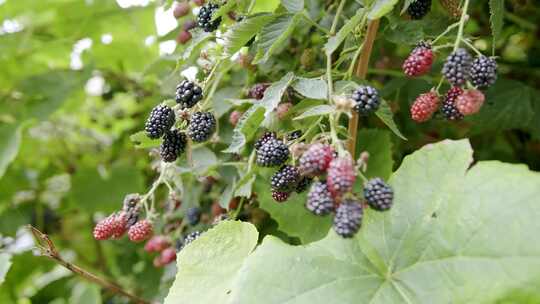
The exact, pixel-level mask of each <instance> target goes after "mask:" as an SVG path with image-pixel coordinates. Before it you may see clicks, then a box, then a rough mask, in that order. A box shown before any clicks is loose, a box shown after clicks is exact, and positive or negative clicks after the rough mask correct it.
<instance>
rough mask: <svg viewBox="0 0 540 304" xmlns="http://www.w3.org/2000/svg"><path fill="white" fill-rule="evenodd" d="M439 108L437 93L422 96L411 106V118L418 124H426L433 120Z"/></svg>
mask: <svg viewBox="0 0 540 304" xmlns="http://www.w3.org/2000/svg"><path fill="white" fill-rule="evenodd" d="M438 107H439V96H437V93H435V92H428V93H424V94H421V95H420V96H418V97H417V98H416V100H415V101H414V103H413V104H412V106H411V118H412V119H413V120H414V121H416V122H425V121H428V120H429V119H431V116H433V113H435V112H436V111H437V108H438Z"/></svg>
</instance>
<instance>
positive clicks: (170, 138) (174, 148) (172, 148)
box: [159, 130, 187, 163]
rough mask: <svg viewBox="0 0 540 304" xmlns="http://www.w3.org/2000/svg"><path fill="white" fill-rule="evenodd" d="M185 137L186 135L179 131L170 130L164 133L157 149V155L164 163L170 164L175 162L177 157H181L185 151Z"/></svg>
mask: <svg viewBox="0 0 540 304" xmlns="http://www.w3.org/2000/svg"><path fill="white" fill-rule="evenodd" d="M186 145H187V137H186V134H184V133H183V132H180V131H179V130H171V131H169V132H167V133H165V136H164V137H163V142H162V143H161V146H160V147H159V154H160V155H161V159H162V160H163V161H164V162H167V163H170V162H173V161H175V160H176V159H177V158H178V156H180V155H182V153H184V151H185V150H186Z"/></svg>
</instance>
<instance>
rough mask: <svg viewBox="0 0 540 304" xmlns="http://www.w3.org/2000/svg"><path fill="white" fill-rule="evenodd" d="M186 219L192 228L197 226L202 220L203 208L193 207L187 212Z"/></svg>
mask: <svg viewBox="0 0 540 304" xmlns="http://www.w3.org/2000/svg"><path fill="white" fill-rule="evenodd" d="M186 219H187V221H188V223H189V224H190V225H191V226H195V225H197V224H198V223H199V220H200V219H201V208H199V207H193V208H189V209H188V210H187V211H186Z"/></svg>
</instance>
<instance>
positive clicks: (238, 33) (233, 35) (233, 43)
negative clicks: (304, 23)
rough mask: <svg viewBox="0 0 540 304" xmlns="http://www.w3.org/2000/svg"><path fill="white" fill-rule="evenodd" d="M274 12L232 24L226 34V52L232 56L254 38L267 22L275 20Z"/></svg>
mask: <svg viewBox="0 0 540 304" xmlns="http://www.w3.org/2000/svg"><path fill="white" fill-rule="evenodd" d="M231 2H232V1H231ZM274 18H275V16H274V15H272V14H258V15H254V16H252V17H249V18H246V19H244V20H242V21H241V22H238V23H236V24H234V25H233V26H231V27H230V28H229V29H228V30H227V32H226V33H225V36H224V38H223V39H224V41H225V54H226V55H227V56H232V55H233V54H234V53H236V52H238V50H240V48H242V47H243V46H244V45H246V43H247V42H248V41H249V40H250V39H251V38H253V37H254V36H255V35H256V34H257V33H258V32H259V31H260V30H261V29H262V28H263V26H265V25H266V24H267V23H269V22H270V21H272V20H274Z"/></svg>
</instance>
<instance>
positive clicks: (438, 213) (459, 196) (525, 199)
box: [168, 140, 540, 304]
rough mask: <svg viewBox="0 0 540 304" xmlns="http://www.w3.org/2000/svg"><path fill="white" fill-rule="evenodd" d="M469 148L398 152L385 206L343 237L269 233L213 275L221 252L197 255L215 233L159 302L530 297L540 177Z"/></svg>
mask: <svg viewBox="0 0 540 304" xmlns="http://www.w3.org/2000/svg"><path fill="white" fill-rule="evenodd" d="M472 154H473V151H472V149H471V147H470V144H469V143H468V141H466V140H461V141H443V142H440V143H437V144H431V145H428V146H426V147H424V148H422V149H421V150H419V151H417V152H415V153H414V154H412V155H410V156H407V157H406V158H405V160H404V161H403V164H402V165H401V167H400V168H399V170H398V171H396V172H395V173H394V175H393V176H392V178H391V179H390V184H391V185H392V187H393V188H394V191H395V202H394V207H393V208H392V209H391V210H390V211H388V212H384V213H381V212H375V211H371V210H368V211H367V212H366V213H365V214H364V222H363V227H362V229H361V230H360V232H359V233H358V234H357V235H356V237H354V238H353V239H349V240H345V239H342V238H340V237H338V236H337V235H336V234H335V233H334V232H332V231H331V232H330V233H329V234H328V236H327V237H326V238H324V239H322V240H321V241H318V242H314V243H311V244H309V245H306V246H290V245H287V244H285V243H283V242H282V241H281V240H279V239H277V238H275V237H273V236H268V237H266V238H265V239H264V240H263V242H262V244H261V245H260V246H259V247H258V248H257V249H256V250H255V251H254V252H253V253H252V254H251V255H249V256H247V258H246V255H245V254H239V256H240V257H241V258H234V259H233V262H232V264H233V265H234V266H231V267H227V272H226V273H220V274H219V275H216V271H220V269H222V267H221V268H220V267H217V268H216V267H211V265H215V264H216V263H220V262H222V261H223V260H222V256H216V255H214V256H213V257H211V258H207V259H203V258H202V257H201V256H203V257H204V258H206V257H207V256H208V254H207V252H211V253H214V252H215V251H218V252H220V253H222V251H221V250H220V249H221V248H222V245H221V244H222V243H223V239H224V238H225V236H222V235H220V236H219V237H217V238H216V243H217V244H216V245H215V246H211V245H208V246H205V247H203V246H200V251H197V252H196V253H195V252H191V251H190V252H189V254H190V255H189V256H187V255H186V257H184V256H182V254H181V255H180V257H179V266H180V269H182V265H183V263H190V265H197V266H194V267H191V269H192V272H191V276H180V275H179V277H178V278H177V284H179V285H182V284H185V287H183V288H184V289H185V290H188V291H189V293H188V292H186V293H183V295H184V297H176V298H177V299H178V302H168V303H181V302H182V303H200V302H201V301H200V297H201V295H203V296H205V295H206V294H212V295H213V296H214V297H212V298H211V300H214V301H216V302H219V303H235V304H241V303H253V302H256V303H259V304H266V303H298V304H303V303H310V304H312V303H336V304H340V303H426V304H427V303H496V302H497V303H498V302H499V300H500V301H504V300H508V299H520V300H521V299H526V301H522V302H520V303H537V302H539V300H540V290H539V289H538V288H535V286H538V284H540V241H539V240H537V238H538V237H537V236H536V235H535V234H534V233H533V234H531V232H532V231H538V230H539V229H540V222H539V221H537V217H538V215H539V214H540V203H539V201H538V197H540V174H538V173H535V172H531V171H529V170H528V169H527V167H526V166H522V165H511V164H504V163H501V162H497V161H484V162H479V163H477V164H475V165H474V166H473V167H472V168H470V165H471V163H472V161H473V158H472ZM441 160H444V161H441ZM216 230H217V229H216ZM235 238H236V237H235V234H233V235H232V236H230V237H229V238H226V239H227V240H230V242H229V243H228V247H230V248H236V247H237V246H242V244H245V243H244V242H245V241H244V240H242V241H240V240H237V242H234V241H233V240H234V239H235ZM208 243H210V240H209V239H208V240H206V241H205V244H208ZM194 247H195V246H192V247H191V248H190V249H193V250H195V248H194ZM246 251H247V250H246ZM223 255H225V256H227V257H228V256H229V255H228V254H223ZM240 259H241V260H242V261H239V260H240ZM193 261H195V262H193ZM238 263H241V264H242V266H239V265H238ZM207 265H210V266H208V267H206V266H207ZM227 265H231V262H230V261H229V262H228V263H227ZM180 271H182V270H180ZM222 274H223V275H224V276H220V275H222ZM209 276H212V277H215V278H218V277H219V278H220V282H225V283H222V284H226V286H227V287H226V290H227V292H226V293H219V294H216V293H215V292H214V290H215V289H216V287H214V286H213V285H211V286H210V287H209V285H207V282H208V281H207V278H208V277H209ZM276 278H279V279H276ZM219 290H220V291H221V290H223V289H222V288H221V287H220V288H219ZM172 292H174V293H175V295H176V294H178V293H176V290H175V289H172ZM172 292H171V293H172ZM261 294H264V295H265V296H264V297H261V296H260V295H261ZM170 297H171V295H169V298H170ZM205 300H210V298H205ZM202 302H205V301H202ZM206 302H210V301H206Z"/></svg>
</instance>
